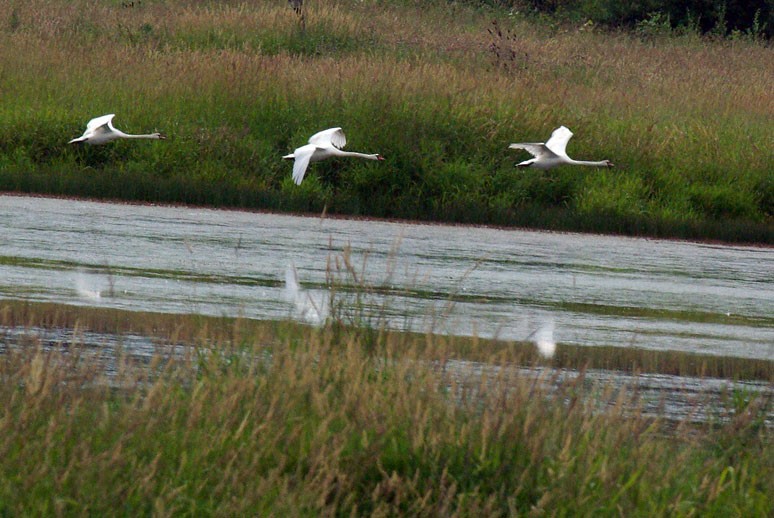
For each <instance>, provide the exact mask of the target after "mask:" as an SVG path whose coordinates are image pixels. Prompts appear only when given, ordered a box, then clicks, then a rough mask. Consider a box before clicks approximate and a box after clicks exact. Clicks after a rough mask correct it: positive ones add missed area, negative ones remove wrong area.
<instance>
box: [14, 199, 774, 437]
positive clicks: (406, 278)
mask: <svg viewBox="0 0 774 518" xmlns="http://www.w3.org/2000/svg"><path fill="white" fill-rule="evenodd" d="M345 265H349V267H348V268H347V267H346V266H345ZM331 280H333V281H335V282H334V285H335V286H336V289H337V290H338V291H340V295H339V296H340V297H341V300H343V301H344V302H345V305H346V304H350V305H352V306H353V307H354V306H356V307H357V312H358V313H357V314H358V315H359V316H360V318H361V320H363V321H366V322H368V321H369V320H370V319H371V318H373V320H374V321H379V322H385V321H386V322H387V325H389V326H390V327H393V328H395V329H410V330H415V331H428V330H431V331H434V332H438V333H447V334H455V335H477V336H481V337H498V338H502V339H512V340H525V339H528V340H533V341H534V340H537V339H536V337H540V338H539V340H541V341H548V342H550V343H555V342H559V343H567V344H575V345H579V346H584V345H608V346H614V347H637V348H646V349H658V350H667V351H687V352H697V353H703V354H712V355H723V356H734V357H745V358H756V359H764V360H774V249H771V248H762V247H745V246H725V245H724V246H720V245H711V244H698V243H689V242H679V241H662V240H652V239H633V238H623V237H605V236H596V235H580V234H564V233H546V232H529V231H520V230H502V229H493V228H480V227H463V226H441V225H423V224H415V223H401V222H384V221H361V220H345V219H331V218H325V217H297V216H289V215H277V214H266V213H256V212H242V211H227V210H209V209H198V208H181V207H168V206H148V205H128V204H114V203H101V202H92V201H79V200H62V199H52V198H38V197H20V196H0V299H13V300H29V301H48V302H55V303H61V304H71V305H84V306H96V307H111V308H117V309H123V310H128V311H150V312H162V313H163V312H168V313H197V314H207V315H215V316H222V315H226V316H241V317H244V318H250V319H278V318H279V319H281V318H296V319H300V320H309V321H312V322H315V321H316V320H317V319H319V318H321V316H324V315H320V314H318V311H315V312H312V313H313V317H314V318H310V312H309V309H310V304H309V301H317V303H314V302H313V303H312V304H311V306H312V307H313V308H314V309H315V310H324V308H323V305H324V301H325V300H326V299H327V298H328V295H329V291H328V290H329V289H330V288H331V285H332V284H331ZM289 281H290V282H291V284H296V283H297V284H298V288H294V289H292V290H289V289H288V282H289ZM358 294H361V295H363V294H364V295H363V296H362V297H360V298H358ZM320 312H321V311H320ZM2 335H3V339H4V342H5V346H6V347H7V346H11V347H13V346H16V345H18V344H19V343H21V342H23V341H24V340H25V339H26V337H28V336H29V335H34V336H35V337H37V338H36V340H38V342H39V343H40V342H42V343H44V344H50V345H49V346H55V344H56V343H60V342H64V341H66V340H70V339H72V330H51V329H40V328H37V329H21V330H20V329H4V330H2ZM68 337H69V338H68ZM77 339H78V340H79V341H81V342H86V343H87V345H89V346H91V347H94V348H96V349H97V350H100V351H102V352H101V353H100V354H102V355H104V356H105V358H107V360H106V361H108V362H109V361H112V360H111V357H113V353H112V352H111V351H113V350H114V349H115V348H116V347H120V348H121V350H122V351H128V352H129V354H130V355H132V356H134V357H136V358H140V359H142V358H149V357H150V356H151V355H153V354H157V353H158V352H159V348H158V345H157V344H156V343H155V342H154V340H153V339H152V338H150V337H143V336H121V337H111V336H105V335H100V334H96V333H80V334H79V335H78V337H77ZM15 344H16V345H15ZM181 347H184V345H181V344H171V345H169V346H167V347H166V349H165V350H164V351H163V352H162V354H166V355H169V354H181V353H180V350H181ZM445 368H446V369H449V374H450V375H451V376H453V377H455V378H459V377H465V376H469V377H474V378H475V377H477V376H479V375H480V374H481V373H482V372H493V370H496V369H498V368H499V367H495V366H493V365H487V364H481V363H475V362H466V361H455V362H450V363H449V364H447V365H446V366H445ZM516 369H517V370H519V368H516ZM589 374H590V375H591V378H593V379H596V380H599V381H603V382H606V381H611V382H613V383H614V384H618V385H626V386H629V387H632V386H634V387H635V388H636V389H637V391H638V392H639V393H641V394H644V395H645V397H646V399H648V398H649V399H650V401H651V403H650V404H651V406H657V407H659V408H660V410H659V411H660V412H666V413H667V414H668V415H669V416H671V417H674V418H676V419H692V418H697V416H698V418H699V419H703V418H704V417H706V415H709V413H711V412H712V411H713V410H712V408H716V407H718V405H720V403H719V401H720V400H721V399H722V395H723V394H724V391H725V390H726V388H728V384H727V383H726V382H724V381H722V380H707V379H704V380H699V379H692V378H685V377H676V376H661V375H649V376H631V375H627V374H623V373H613V372H606V371H596V372H593V373H589ZM530 375H532V376H543V375H544V373H543V372H542V370H541V368H538V369H537V370H536V369H534V368H533V369H531V370H530ZM576 375H577V373H575V372H572V371H563V372H560V373H555V374H554V375H552V376H553V377H554V379H559V378H565V377H568V376H570V377H572V376H576ZM736 385H737V386H742V387H743V388H744V390H747V391H751V392H762V393H765V394H767V395H768V397H771V395H772V394H773V393H774V392H773V391H772V388H771V386H770V385H768V384H766V383H755V382H752V383H737V384H736ZM707 398H709V399H707ZM699 400H701V401H702V403H701V404H697V403H698V402H699ZM713 401H714V403H713ZM720 406H722V405H720ZM767 423H768V424H770V425H771V424H773V423H774V416H772V415H771V414H769V417H768V418H767Z"/></svg>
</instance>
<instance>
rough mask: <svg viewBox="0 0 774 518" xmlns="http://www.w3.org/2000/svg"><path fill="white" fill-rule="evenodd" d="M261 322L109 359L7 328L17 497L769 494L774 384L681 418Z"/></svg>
mask: <svg viewBox="0 0 774 518" xmlns="http://www.w3.org/2000/svg"><path fill="white" fill-rule="evenodd" d="M6 314H7V313H6ZM99 321H100V322H102V323H103V325H104V323H105V322H106V319H100V320H99ZM29 323H30V324H31V323H32V321H30V322H29ZM245 331H246V330H245V328H243V327H240V324H239V323H237V324H235V325H234V327H232V328H231V329H230V330H229V326H228V325H223V326H222V325H220V324H216V325H215V326H213V327H209V326H203V325H197V324H195V323H193V324H192V323H191V322H189V323H188V324H187V325H186V326H184V327H183V328H180V330H179V336H184V335H185V336H187V337H188V343H191V344H192V345H191V346H190V347H189V348H188V351H189V353H188V354H187V355H183V356H180V357H177V358H170V357H165V356H157V357H155V358H153V359H152V360H151V361H150V362H149V363H147V364H141V365H139V366H138V365H137V364H136V363H135V362H132V361H131V359H130V357H129V356H128V355H127V356H126V357H120V358H119V359H118V360H117V361H116V362H115V365H116V367H115V370H114V371H113V372H112V374H110V375H109V376H108V371H106V370H105V366H104V364H103V363H102V361H104V359H103V358H104V355H102V354H101V353H100V351H99V350H94V349H93V348H91V347H83V346H79V345H78V343H77V340H75V341H74V342H73V343H70V342H67V343H62V344H54V345H51V344H48V345H47V344H42V343H36V341H35V339H34V338H31V339H30V340H29V341H28V343H26V345H14V346H12V347H7V346H6V345H5V344H4V347H3V354H2V355H0V380H1V381H2V383H0V408H1V409H2V414H0V415H2V418H0V453H1V455H0V514H3V515H19V514H24V515H27V514H45V515H49V514H57V515H81V514H97V515H105V514H110V515H113V514H132V515H137V514H156V515H172V514H175V515H198V516H201V515H245V514H250V515H293V516H297V515H350V514H355V515H364V514H369V515H370V514H374V515H395V514H409V515H433V516H437V515H461V516H471V515H476V516H512V515H522V514H524V515H526V514H529V515H538V514H544V513H548V514H557V515H592V514H593V515H620V514H624V515H638V514H648V515H679V516H688V515H694V514H701V515H711V516H720V515H723V516H728V515H737V516H765V515H766V514H767V513H768V511H769V510H770V503H771V502H770V494H771V492H772V489H774V487H772V480H774V478H773V477H772V475H774V473H772V466H774V462H772V461H774V459H773V458H772V449H771V447H770V441H771V431H770V429H769V428H766V426H765V425H764V424H763V419H765V416H766V415H767V412H768V410H767V408H766V405H767V404H769V403H767V402H766V401H761V400H750V399H749V398H745V397H744V396H743V395H742V396H740V397H739V398H738V405H737V412H736V413H734V414H732V415H730V416H728V417H729V420H728V421H727V422H718V423H717V424H715V425H712V426H704V427H698V428H697V427H694V426H691V425H688V424H684V425H680V426H678V428H677V429H672V430H669V429H667V428H665V427H664V426H663V423H662V422H660V420H658V419H653V418H648V417H645V416H643V415H640V414H639V413H637V412H636V411H633V410H632V408H635V409H636V408H637V406H636V400H635V399H634V396H633V395H631V394H627V393H626V392H621V393H620V394H618V395H616V394H614V393H610V392H608V389H607V388H606V387H596V388H595V389H594V391H592V392H591V393H589V392H588V390H587V389H586V388H584V386H585V382H584V380H583V378H581V379H579V380H577V381H575V382H567V383H565V384H563V385H561V386H560V388H559V390H558V391H555V392H552V391H548V390H546V389H544V388H541V387H542V386H543V384H542V383H535V380H534V379H531V378H526V377H525V378H522V377H520V376H519V375H518V374H511V375H505V374H502V375H499V376H498V375H488V376H487V375H485V376H482V377H464V376H454V375H449V373H450V371H448V370H446V369H437V368H433V367H432V365H433V364H429V363H427V362H425V361H423V358H424V357H425V356H424V355H425V354H426V353H427V351H428V350H432V351H433V352H434V353H433V354H435V355H436V356H437V357H439V358H444V357H447V358H448V357H449V350H448V348H447V343H446V340H445V339H443V338H440V337H433V336H425V337H417V339H416V340H407V339H406V338H405V336H406V335H390V336H388V335H382V336H381V338H380V339H379V343H380V347H379V349H378V351H374V349H373V348H372V347H371V346H370V345H369V344H366V343H365V342H363V335H362V333H358V332H353V333H348V332H346V331H344V332H342V330H341V329H336V328H334V327H330V326H328V327H324V328H321V329H306V330H301V331H300V332H292V333H286V332H284V331H281V330H280V332H276V331H277V329H275V330H274V331H272V330H271V328H253V329H252V330H251V331H249V332H245ZM196 344H198V345H196ZM267 352H268V353H269V354H268V355H267ZM374 352H376V353H377V354H374ZM512 360H513V357H511V356H509V355H507V354H505V355H503V354H501V355H499V359H497V358H490V361H491V362H493V363H494V364H502V365H503V366H505V365H507V364H508V363H509V362H510V361H512ZM441 365H443V363H441ZM501 372H503V373H506V372H514V371H509V370H507V369H503V370H502V371H501ZM600 400H602V401H611V402H612V404H611V405H610V406H608V407H600V406H599V404H598V401H600ZM632 405H634V406H632Z"/></svg>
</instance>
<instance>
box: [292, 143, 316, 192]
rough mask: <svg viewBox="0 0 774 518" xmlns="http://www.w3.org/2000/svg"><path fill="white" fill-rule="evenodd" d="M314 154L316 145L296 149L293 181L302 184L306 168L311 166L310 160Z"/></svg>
mask: <svg viewBox="0 0 774 518" xmlns="http://www.w3.org/2000/svg"><path fill="white" fill-rule="evenodd" d="M313 154H314V146H304V147H301V148H298V149H296V152H295V155H296V158H295V161H294V162H293V181H294V182H295V183H296V185H301V182H302V181H303V179H304V175H305V174H306V168H307V167H309V161H310V160H311V159H312V155H313Z"/></svg>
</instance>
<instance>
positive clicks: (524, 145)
mask: <svg viewBox="0 0 774 518" xmlns="http://www.w3.org/2000/svg"><path fill="white" fill-rule="evenodd" d="M508 148H509V149H523V150H524V151H527V152H528V153H529V154H531V155H532V156H534V157H535V158H549V157H552V156H554V154H555V153H554V152H553V151H551V150H550V149H548V148H547V147H546V145H545V144H543V143H542V142H519V143H516V144H511V145H510V146H508Z"/></svg>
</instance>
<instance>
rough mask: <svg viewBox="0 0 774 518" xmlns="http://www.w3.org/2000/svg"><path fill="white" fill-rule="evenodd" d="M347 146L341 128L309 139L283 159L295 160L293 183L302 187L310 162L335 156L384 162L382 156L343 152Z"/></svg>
mask: <svg viewBox="0 0 774 518" xmlns="http://www.w3.org/2000/svg"><path fill="white" fill-rule="evenodd" d="M346 144H347V137H345V136H344V132H343V131H342V130H341V128H330V129H327V130H323V131H320V132H319V133H315V134H314V135H312V136H311V137H309V144H307V145H305V146H301V147H300V148H297V149H296V150H295V151H293V153H291V154H289V155H285V156H283V157H282V158H284V159H285V160H295V163H294V164H293V181H294V182H296V185H301V181H302V180H303V179H304V174H306V168H307V167H308V166H309V162H319V161H320V160H325V159H326V158H330V157H333V156H345V157H346V156H353V157H357V158H365V159H367V160H384V157H383V156H382V155H376V154H375V155H368V154H365V153H355V152H350V151H342V150H341V148H343V147H344V146H345V145H346Z"/></svg>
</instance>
